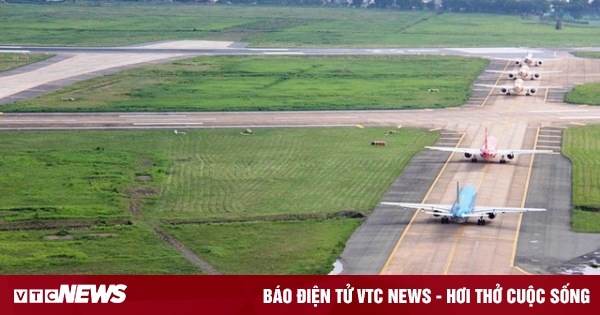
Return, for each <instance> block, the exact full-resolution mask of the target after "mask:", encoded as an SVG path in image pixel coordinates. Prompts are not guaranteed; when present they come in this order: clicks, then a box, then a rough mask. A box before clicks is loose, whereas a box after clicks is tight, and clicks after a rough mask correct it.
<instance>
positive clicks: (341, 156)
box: [0, 128, 437, 274]
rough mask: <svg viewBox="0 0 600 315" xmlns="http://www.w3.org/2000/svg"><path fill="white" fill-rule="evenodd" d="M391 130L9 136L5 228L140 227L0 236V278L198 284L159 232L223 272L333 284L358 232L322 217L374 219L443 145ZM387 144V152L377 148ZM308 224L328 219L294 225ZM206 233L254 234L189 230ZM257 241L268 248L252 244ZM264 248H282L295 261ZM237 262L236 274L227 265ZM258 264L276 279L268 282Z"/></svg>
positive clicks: (353, 223)
mask: <svg viewBox="0 0 600 315" xmlns="http://www.w3.org/2000/svg"><path fill="white" fill-rule="evenodd" d="M387 131H388V129H385V128H365V129H359V128H318V129H259V130H254V134H253V135H242V134H240V132H239V130H186V131H185V132H186V133H185V134H181V132H180V133H179V134H178V135H175V134H174V133H173V132H172V131H75V132H74V131H70V132H3V133H2V136H3V137H2V138H3V141H2V142H1V143H0V151H1V152H3V153H2V155H0V174H2V176H1V177H0V193H1V194H2V196H4V197H3V203H2V208H1V209H0V223H2V224H3V226H7V225H8V226H10V224H17V223H18V224H23V223H28V222H31V223H32V224H33V223H35V222H39V221H57V222H65V223H66V222H69V220H70V219H80V220H85V219H103V220H108V219H111V218H128V219H130V220H131V221H133V223H134V224H133V225H131V226H115V225H110V224H105V226H102V224H101V225H100V226H96V227H94V228H92V229H89V230H88V229H77V230H73V231H68V233H67V234H69V235H73V239H69V240H52V241H49V240H45V239H44V236H47V235H55V234H60V233H59V232H60V231H59V230H58V229H52V230H46V231H24V230H22V231H4V232H0V249H1V250H0V253H2V254H0V273H118V274H121V273H123V274H125V273H193V272H198V270H196V269H194V267H193V266H190V265H188V264H187V263H186V262H185V260H183V258H182V257H179V256H178V255H177V254H176V252H174V251H172V250H171V249H170V248H169V247H168V246H167V245H166V244H165V243H163V242H162V241H161V240H160V238H159V237H158V236H156V235H155V234H153V233H152V231H151V230H150V228H149V227H148V226H149V225H152V224H161V226H163V227H164V228H165V229H166V230H168V231H172V232H173V234H174V235H176V237H177V238H178V239H180V241H181V242H183V243H184V244H186V243H189V246H190V248H191V249H192V250H194V251H196V252H197V253H198V254H199V255H200V256H201V257H204V256H206V259H208V260H209V261H211V262H213V263H214V264H215V265H217V266H218V267H219V268H223V271H224V272H231V273H245V272H250V271H252V270H255V271H254V272H252V273H270V272H274V273H289V272H291V273H296V272H297V273H313V272H315V273H317V272H318V273H324V272H327V271H328V270H327V267H328V266H329V265H330V264H331V263H332V262H333V260H332V257H336V256H337V255H338V254H339V253H340V252H341V250H342V248H343V244H345V241H346V240H347V238H348V237H349V235H350V234H351V233H352V231H353V230H354V229H355V228H356V227H357V225H358V224H359V223H360V222H361V220H360V219H339V218H330V219H326V215H330V214H335V213H339V212H341V211H348V210H351V211H355V212H362V213H369V212H370V211H372V209H373V207H374V205H375V204H376V203H377V201H378V200H379V199H380V198H381V196H382V195H383V193H384V192H385V191H386V190H387V189H388V188H389V186H390V185H391V183H392V182H393V180H394V179H395V178H396V177H397V175H398V174H399V173H400V171H401V170H402V168H403V167H404V166H405V165H406V164H407V163H408V162H409V160H410V158H411V157H412V155H413V154H414V153H415V152H417V151H419V150H421V149H422V148H423V146H425V145H430V144H433V143H434V141H435V139H436V137H437V135H436V134H434V133H429V132H427V131H422V130H408V129H401V130H400V131H399V134H395V135H389V136H386V135H385V134H386V133H387ZM377 139H384V140H386V141H387V143H388V146H386V147H373V146H371V145H370V142H371V141H373V140H377ZM298 215H304V216H305V217H307V218H310V217H322V218H325V219H320V220H317V219H308V220H303V221H295V220H293V219H294V218H296V217H297V216H298ZM170 220H171V221H173V220H175V221H176V223H178V224H179V225H171V223H170V222H171V221H170ZM203 220H225V221H227V220H229V221H232V220H233V221H235V220H247V221H249V222H237V223H235V222H234V223H227V224H216V223H213V224H205V225H202V224H200V225H189V226H188V225H186V224H183V225H181V223H186V222H188V223H191V222H198V221H203ZM282 220H283V221H286V222H277V221H282ZM175 221H173V222H175ZM252 231H254V232H252ZM257 231H258V232H257ZM261 231H264V233H266V234H268V235H263V236H264V237H255V238H248V237H247V236H248V235H250V234H252V233H254V234H255V235H260V233H261ZM95 233H100V234H104V235H103V236H94V235H90V234H95ZM292 233H294V234H293V235H294V237H290V236H291V235H292ZM63 234H64V233H63ZM198 235H206V237H202V238H201V239H200V238H198ZM215 235H218V237H217V236H215ZM240 237H244V238H245V239H244V240H240ZM315 237H316V238H322V239H320V240H315ZM265 239H273V240H274V241H275V242H277V240H278V239H284V240H285V246H286V248H290V249H293V252H294V253H290V252H289V251H285V250H282V251H279V250H274V249H276V248H277V247H276V246H283V245H282V244H276V245H274V244H270V243H269V244H263V242H264V241H265ZM242 244H243V245H242ZM240 246H241V247H244V248H243V250H242V248H241V247H240ZM236 251H239V254H236V253H235V252H236ZM307 253H310V254H307ZM278 255H280V256H278ZM233 256H236V257H237V258H236V260H235V261H236V264H239V266H237V267H235V266H233V265H231V264H230V263H227V262H226V261H225V260H227V261H228V260H229V258H231V257H233ZM256 257H271V258H272V259H273V261H274V262H275V261H276V262H277V266H274V264H272V265H271V266H269V267H265V268H266V269H263V270H259V269H258V267H257V266H260V264H258V265H257V263H256V262H255V260H256ZM146 260H148V264H145V265H144V263H143V262H144V261H146ZM133 266H136V267H133ZM134 268H137V269H134ZM267 269H268V270H267Z"/></svg>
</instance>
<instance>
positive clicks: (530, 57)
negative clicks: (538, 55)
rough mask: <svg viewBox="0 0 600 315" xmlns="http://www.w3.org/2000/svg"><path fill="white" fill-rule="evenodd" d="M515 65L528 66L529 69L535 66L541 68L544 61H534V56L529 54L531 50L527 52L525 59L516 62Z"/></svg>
mask: <svg viewBox="0 0 600 315" xmlns="http://www.w3.org/2000/svg"><path fill="white" fill-rule="evenodd" d="M515 64H516V65H517V66H520V65H527V66H529V67H531V66H532V65H534V66H536V67H537V66H541V65H542V61H541V60H539V59H538V60H535V59H533V54H532V53H530V52H529V50H527V55H526V56H525V57H523V59H522V60H516V61H515Z"/></svg>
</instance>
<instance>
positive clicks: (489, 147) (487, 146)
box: [425, 127, 553, 164]
mask: <svg viewBox="0 0 600 315" xmlns="http://www.w3.org/2000/svg"><path fill="white" fill-rule="evenodd" d="M425 148H427V149H431V150H438V151H447V152H460V153H464V155H465V157H466V158H468V159H469V158H470V159H471V162H473V163H474V162H477V155H479V156H480V157H481V158H482V159H484V160H488V161H489V160H491V159H493V158H495V157H496V156H497V155H500V164H505V163H506V159H505V157H506V158H508V159H509V160H512V159H514V157H515V156H516V155H519V154H535V153H551V152H553V151H552V150H498V139H496V137H491V136H488V131H487V127H486V128H485V140H484V142H483V146H482V147H481V148H480V149H470V148H454V147H425Z"/></svg>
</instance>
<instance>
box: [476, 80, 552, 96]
mask: <svg viewBox="0 0 600 315" xmlns="http://www.w3.org/2000/svg"><path fill="white" fill-rule="evenodd" d="M523 84H524V81H523V79H516V80H515V84H513V85H491V84H474V85H475V86H483V87H491V88H499V89H500V92H502V94H506V95H511V94H516V95H518V94H522V93H525V95H527V96H529V95H532V94H535V92H537V90H538V89H559V88H562V86H559V85H556V86H533V87H525V86H523Z"/></svg>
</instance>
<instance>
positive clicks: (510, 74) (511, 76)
mask: <svg viewBox="0 0 600 315" xmlns="http://www.w3.org/2000/svg"><path fill="white" fill-rule="evenodd" d="M508 77H509V78H511V79H516V77H515V75H514V73H509V74H508Z"/></svg>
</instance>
